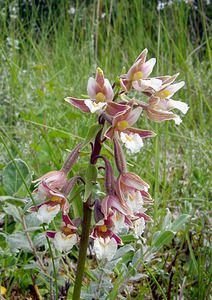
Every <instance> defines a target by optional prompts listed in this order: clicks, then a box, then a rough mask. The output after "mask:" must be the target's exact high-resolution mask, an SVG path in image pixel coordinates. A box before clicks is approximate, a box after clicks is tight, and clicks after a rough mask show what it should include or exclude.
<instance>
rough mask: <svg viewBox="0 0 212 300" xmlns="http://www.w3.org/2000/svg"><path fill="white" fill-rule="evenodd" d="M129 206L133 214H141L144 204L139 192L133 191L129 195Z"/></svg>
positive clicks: (127, 199)
mask: <svg viewBox="0 0 212 300" xmlns="http://www.w3.org/2000/svg"><path fill="white" fill-rule="evenodd" d="M126 202H127V205H128V206H129V207H130V208H131V210H132V212H133V213H136V212H139V211H140V209H141V208H142V206H143V204H144V202H143V198H142V196H141V193H140V192H139V191H133V192H130V193H128V194H127V197H126Z"/></svg>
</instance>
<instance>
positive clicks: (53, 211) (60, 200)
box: [29, 181, 69, 224]
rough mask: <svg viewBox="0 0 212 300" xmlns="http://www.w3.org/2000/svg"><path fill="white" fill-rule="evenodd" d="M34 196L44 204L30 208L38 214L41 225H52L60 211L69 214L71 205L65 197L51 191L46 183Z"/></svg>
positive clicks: (40, 185)
mask: <svg viewBox="0 0 212 300" xmlns="http://www.w3.org/2000/svg"><path fill="white" fill-rule="evenodd" d="M34 194H35V195H36V196H37V200H42V201H44V202H43V203H40V204H38V205H35V206H32V207H30V209H29V211H31V212H32V211H33V212H37V218H38V219H39V220H40V222H41V223H47V224H49V223H51V221H52V220H53V219H54V217H55V216H56V215H57V214H58V213H59V212H60V210H62V212H63V214H67V213H68V211H69V203H68V200H67V199H66V197H65V195H64V194H62V193H61V192H59V191H56V190H53V189H51V188H50V187H49V186H48V185H47V183H46V182H45V181H42V182H41V183H40V184H39V186H38V188H37V189H36V190H35V191H34Z"/></svg>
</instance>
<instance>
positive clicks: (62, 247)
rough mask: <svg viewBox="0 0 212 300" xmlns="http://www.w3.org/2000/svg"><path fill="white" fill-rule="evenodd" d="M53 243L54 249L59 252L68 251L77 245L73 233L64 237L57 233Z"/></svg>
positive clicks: (75, 236)
mask: <svg viewBox="0 0 212 300" xmlns="http://www.w3.org/2000/svg"><path fill="white" fill-rule="evenodd" d="M53 243H54V246H55V248H56V249H57V250H59V251H60V252H63V251H70V250H71V249H72V248H73V246H74V245H76V243H77V235H76V234H75V233H74V234H70V235H65V234H64V233H62V232H57V233H56V234H55V237H54V241H53Z"/></svg>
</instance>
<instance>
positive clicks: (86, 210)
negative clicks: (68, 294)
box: [73, 197, 92, 300]
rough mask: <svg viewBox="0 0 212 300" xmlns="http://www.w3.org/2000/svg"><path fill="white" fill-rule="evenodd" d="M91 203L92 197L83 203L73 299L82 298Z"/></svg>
mask: <svg viewBox="0 0 212 300" xmlns="http://www.w3.org/2000/svg"><path fill="white" fill-rule="evenodd" d="M90 203H91V197H90V198H89V199H88V200H87V202H85V203H83V221H82V235H81V239H80V245H79V257H78V263H77V273H76V279H75V284H74V291H73V299H75V300H79V299H80V292H81V287H82V280H83V274H84V269H85V260H86V256H87V248H88V241H89V235H90V227H91V217H92V210H91V207H90Z"/></svg>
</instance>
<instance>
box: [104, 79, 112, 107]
mask: <svg viewBox="0 0 212 300" xmlns="http://www.w3.org/2000/svg"><path fill="white" fill-rule="evenodd" d="M104 85H105V88H106V95H105V96H106V99H107V101H112V100H113V97H114V92H113V89H112V86H111V84H110V82H109V80H108V79H107V78H105V84H104Z"/></svg>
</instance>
